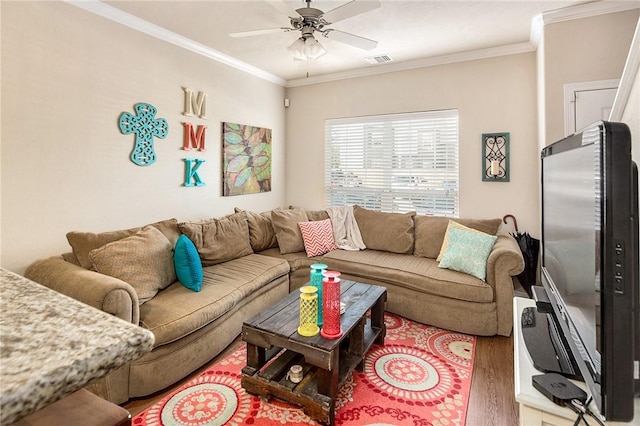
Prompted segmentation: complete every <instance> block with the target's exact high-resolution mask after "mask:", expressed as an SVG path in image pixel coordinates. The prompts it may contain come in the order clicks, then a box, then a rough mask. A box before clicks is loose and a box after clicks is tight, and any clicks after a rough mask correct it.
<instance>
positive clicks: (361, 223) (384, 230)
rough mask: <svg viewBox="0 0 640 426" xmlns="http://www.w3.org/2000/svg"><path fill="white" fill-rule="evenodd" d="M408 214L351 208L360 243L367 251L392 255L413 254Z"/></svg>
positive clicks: (413, 213) (357, 207) (411, 223)
mask: <svg viewBox="0 0 640 426" xmlns="http://www.w3.org/2000/svg"><path fill="white" fill-rule="evenodd" d="M415 214H416V212H409V213H383V212H378V211H374V210H367V209H365V208H362V207H360V206H354V207H353V215H354V216H355V218H356V222H357V223H358V228H359V229H360V234H361V235H362V241H363V242H364V245H365V246H367V248H368V249H372V250H383V251H388V252H392V253H413V242H414V237H413V234H414V231H413V228H414V226H413V216H415Z"/></svg>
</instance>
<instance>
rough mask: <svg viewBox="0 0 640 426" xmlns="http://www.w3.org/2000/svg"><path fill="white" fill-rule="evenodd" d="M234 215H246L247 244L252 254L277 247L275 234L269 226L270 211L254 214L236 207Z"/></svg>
mask: <svg viewBox="0 0 640 426" xmlns="http://www.w3.org/2000/svg"><path fill="white" fill-rule="evenodd" d="M234 210H235V212H236V213H241V212H245V213H246V215H247V224H248V225H249V243H250V244H251V249H252V250H253V251H254V252H259V251H262V250H267V249H270V248H273V247H278V240H277V239H276V233H275V231H274V230H273V225H272V224H271V211H268V212H263V213H254V212H250V211H246V210H242V209H240V208H238V207H236V208H235V209H234Z"/></svg>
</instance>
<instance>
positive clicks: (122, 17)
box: [66, 0, 286, 86]
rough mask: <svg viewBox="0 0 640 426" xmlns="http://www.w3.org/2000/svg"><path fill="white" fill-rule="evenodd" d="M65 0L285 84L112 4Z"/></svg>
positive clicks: (280, 79)
mask: <svg viewBox="0 0 640 426" xmlns="http://www.w3.org/2000/svg"><path fill="white" fill-rule="evenodd" d="M66 2H67V3H68V4H70V5H72V6H76V7H78V8H80V9H83V10H86V11H87V12H91V13H94V14H96V15H99V16H102V17H103V18H107V19H109V20H111V21H114V22H117V23H119V24H122V25H124V26H127V27H129V28H132V29H134V30H136V31H140V32H141V33H144V34H147V35H150V36H151V37H155V38H157V39H159V40H164V41H166V42H169V43H171V44H173V45H176V46H178V47H182V48H183V49H186V50H189V51H191V52H194V53H197V54H199V55H202V56H204V57H206V58H209V59H213V60H214V61H217V62H220V63H223V64H225V65H228V66H230V67H233V68H237V69H239V70H241V71H244V72H246V73H248V74H251V75H254V76H256V77H258V78H261V79H263V80H267V81H269V82H271V83H275V84H278V85H280V86H285V85H286V80H285V79H283V78H280V77H278V76H276V75H273V74H271V73H268V72H266V71H264V70H262V69H260V68H258V67H254V66H253V65H249V64H247V63H246V62H242V61H240V60H238V59H236V58H233V57H231V56H229V55H225V54H224V53H221V52H219V51H217V50H215V49H212V48H210V47H208V46H205V45H204V44H200V43H198V42H195V41H193V40H191V39H189V38H187V37H183V36H181V35H180V34H176V33H174V32H172V31H169V30H167V29H166V28H163V27H160V26H158V25H155V24H152V23H151V22H148V21H145V20H144V19H140V18H138V17H137V16H134V15H131V14H129V13H126V12H124V11H122V10H120V9H117V8H115V7H113V6H109V5H108V4H106V3H103V2H101V1H99V0H66Z"/></svg>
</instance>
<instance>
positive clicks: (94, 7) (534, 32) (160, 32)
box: [65, 0, 640, 87]
mask: <svg viewBox="0 0 640 426" xmlns="http://www.w3.org/2000/svg"><path fill="white" fill-rule="evenodd" d="M65 1H66V2H67V3H68V4H70V5H73V6H76V7H78V8H81V9H83V10H86V11H88V12H91V13H94V14H96V15H99V16H102V17H104V18H107V19H109V20H111V21H114V22H117V23H119V24H122V25H125V26H127V27H129V28H132V29H134V30H136V31H140V32H142V33H144V34H147V35H150V36H152V37H155V38H157V39H159V40H164V41H166V42H169V43H171V44H174V45H176V46H178V47H182V48H184V49H186V50H189V51H191V52H194V53H196V54H199V55H202V56H204V57H207V58H209V59H213V60H214V61H217V62H220V63H223V64H225V65H228V66H231V67H233V68H236V69H238V70H240V71H243V72H246V73H248V74H251V75H253V76H255V77H258V78H261V79H263V80H266V81H269V82H271V83H275V84H278V85H280V86H283V87H298V86H306V85H310V84H318V83H325V82H330V81H337V80H343V79H349V78H356V77H367V76H373V75H379V74H386V73H391V72H397V71H406V70H412V69H417V68H425V67H432V66H437V65H445V64H451V63H457V62H466V61H473V60H479V59H487V58H494V57H498V56H504V55H514V54H518V53H526V52H532V51H535V50H536V49H537V48H538V43H539V42H540V38H541V37H542V32H543V28H544V26H545V25H548V24H553V23H557V22H564V21H570V20H573V19H581V18H588V17H592V16H598V15H603V14H608V13H615V12H622V11H626V10H631V9H637V8H640V4H639V3H638V2H637V1H594V2H589V3H583V4H579V5H576V6H570V7H567V8H563V9H557V10H552V11H549V12H543V13H541V14H538V15H536V16H534V17H533V18H532V20H531V32H530V36H529V41H528V42H523V43H516V44H510V45H505V46H497V47H491V48H487V49H479V50H473V51H467V52H461V53H453V54H450V55H441V56H434V57H430V58H424V59H418V60H412V61H404V62H397V63H390V64H380V65H373V66H371V67H365V68H358V69H355V70H349V71H344V72H336V73H330V74H323V75H320V76H317V77H309V78H300V79H294V80H288V81H287V80H285V79H283V78H281V77H278V76H276V75H273V74H271V73H268V72H266V71H264V70H262V69H260V68H258V67H254V66H253V65H249V64H247V63H246V62H243V61H240V60H238V59H236V58H233V57H231V56H228V55H225V54H224V53H221V52H219V51H217V50H215V49H212V48H210V47H208V46H205V45H203V44H200V43H198V42H195V41H193V40H191V39H189V38H186V37H183V36H181V35H179V34H176V33H174V32H172V31H169V30H167V29H165V28H162V27H160V26H158V25H155V24H152V23H151V22H148V21H145V20H143V19H140V18H138V17H136V16H134V15H131V14H129V13H126V12H124V11H122V10H120V9H117V8H115V7H113V6H109V5H108V4H106V3H103V2H102V1H100V0H65Z"/></svg>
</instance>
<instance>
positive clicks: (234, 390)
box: [145, 374, 251, 426]
mask: <svg viewBox="0 0 640 426" xmlns="http://www.w3.org/2000/svg"><path fill="white" fill-rule="evenodd" d="M250 409H251V397H250V395H248V394H247V393H246V392H244V390H243V389H242V388H241V386H240V380H239V377H237V376H236V377H232V376H230V375H218V374H205V375H203V376H200V377H198V378H197V383H194V384H192V385H191V386H189V387H186V388H185V389H182V390H180V391H178V392H177V393H176V394H174V395H172V396H170V397H168V399H167V401H166V402H165V403H164V404H163V405H162V406H160V407H158V408H157V409H154V408H153V407H152V408H151V409H150V410H149V411H148V412H147V413H146V416H145V417H146V418H145V421H146V424H147V425H158V426H218V425H231V426H237V425H240V424H242V423H243V421H244V418H245V417H247V415H248V414H249V411H250Z"/></svg>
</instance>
